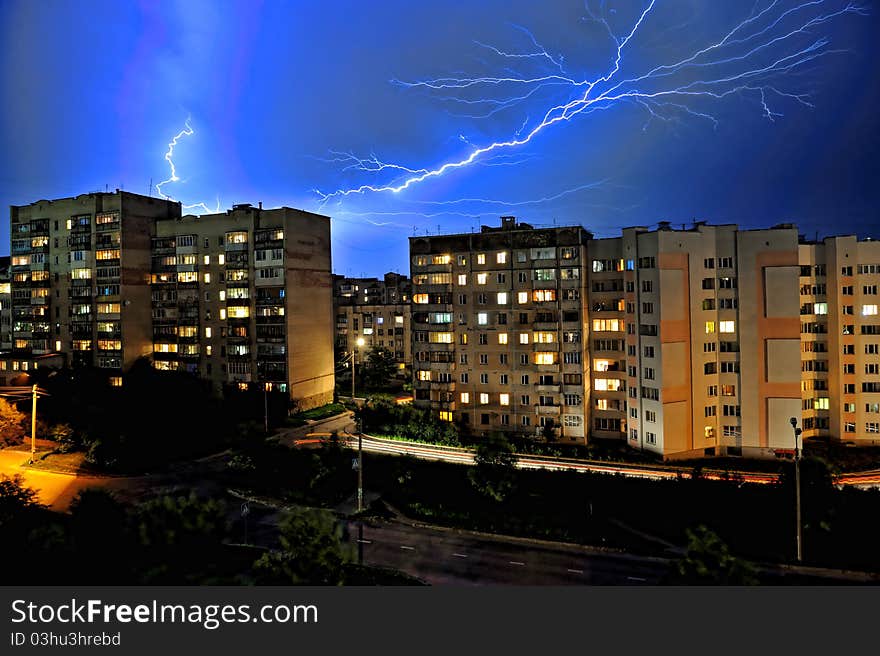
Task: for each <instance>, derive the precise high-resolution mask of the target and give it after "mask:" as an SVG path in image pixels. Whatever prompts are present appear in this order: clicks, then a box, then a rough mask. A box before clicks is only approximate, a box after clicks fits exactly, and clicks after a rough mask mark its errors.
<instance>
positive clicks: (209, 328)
mask: <svg viewBox="0 0 880 656" xmlns="http://www.w3.org/2000/svg"><path fill="white" fill-rule="evenodd" d="M205 337H211V326H205Z"/></svg>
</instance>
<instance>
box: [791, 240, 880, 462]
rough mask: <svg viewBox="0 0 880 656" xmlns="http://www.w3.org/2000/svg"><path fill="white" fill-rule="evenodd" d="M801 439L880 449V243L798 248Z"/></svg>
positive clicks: (846, 242) (827, 242) (834, 243)
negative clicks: (874, 446) (823, 439)
mask: <svg viewBox="0 0 880 656" xmlns="http://www.w3.org/2000/svg"><path fill="white" fill-rule="evenodd" d="M799 259H800V265H801V267H800V320H801V350H802V362H801V367H802V370H803V378H802V381H801V388H802V401H803V407H802V411H803V417H804V421H803V429H804V437H830V438H834V439H840V440H843V441H845V442H853V443H855V444H864V445H877V444H880V315H878V306H880V296H878V288H880V242H877V241H872V240H865V241H858V240H857V239H856V238H855V237H854V236H846V237H829V238H827V239H824V240H823V241H821V242H810V243H802V244H801V245H800V246H799Z"/></svg>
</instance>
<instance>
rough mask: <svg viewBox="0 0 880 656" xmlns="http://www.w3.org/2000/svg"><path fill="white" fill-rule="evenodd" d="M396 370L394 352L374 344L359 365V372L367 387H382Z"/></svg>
mask: <svg viewBox="0 0 880 656" xmlns="http://www.w3.org/2000/svg"><path fill="white" fill-rule="evenodd" d="M395 371H397V360H396V359H395V357H394V353H393V352H391V351H389V350H388V349H387V348H385V347H383V346H374V347H373V348H371V349H370V351H369V352H368V353H367V357H366V360H365V361H364V363H363V364H361V365H360V373H361V377H362V380H363V381H364V384H365V385H366V386H367V387H382V386H383V385H385V384H387V383H388V381H389V380H390V379H391V377H392V376H394V372H395Z"/></svg>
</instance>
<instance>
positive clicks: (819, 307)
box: [721, 303, 828, 332]
mask: <svg viewBox="0 0 880 656" xmlns="http://www.w3.org/2000/svg"><path fill="white" fill-rule="evenodd" d="M813 314H828V303H813ZM721 332H724V331H721Z"/></svg>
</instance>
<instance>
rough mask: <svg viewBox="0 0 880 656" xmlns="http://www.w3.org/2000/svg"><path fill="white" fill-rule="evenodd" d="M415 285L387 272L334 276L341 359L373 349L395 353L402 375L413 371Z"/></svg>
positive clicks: (334, 302)
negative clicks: (359, 347)
mask: <svg viewBox="0 0 880 656" xmlns="http://www.w3.org/2000/svg"><path fill="white" fill-rule="evenodd" d="M411 294H412V284H411V282H410V279H409V278H407V277H406V276H403V275H400V274H397V273H386V274H385V277H384V278H383V279H382V280H379V279H378V278H346V277H344V276H333V306H334V316H335V317H336V319H335V344H336V350H337V352H338V353H339V355H340V356H344V355H345V354H349V353H351V352H352V351H353V350H354V349H355V348H357V340H358V339H359V338H361V339H363V340H364V346H363V347H362V350H364V351H366V350H369V349H370V348H372V347H374V346H379V347H383V348H386V349H388V350H389V351H391V352H392V353H394V357H395V359H396V361H397V365H398V368H399V371H400V372H401V375H408V374H409V372H410V371H411V368H412V338H411V335H410V316H411V313H410V295H411Z"/></svg>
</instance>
